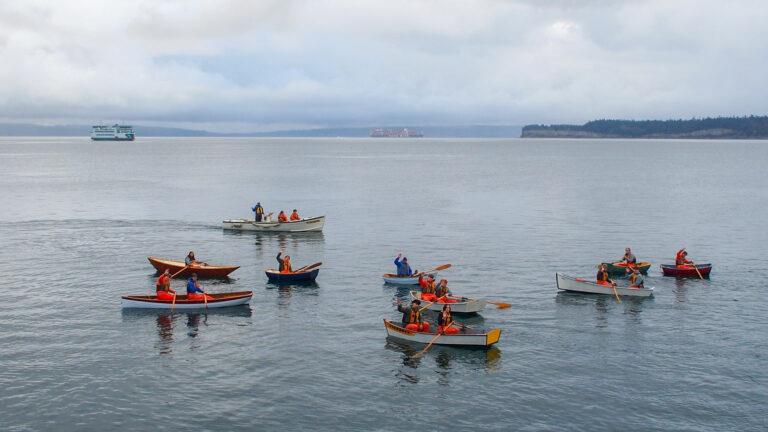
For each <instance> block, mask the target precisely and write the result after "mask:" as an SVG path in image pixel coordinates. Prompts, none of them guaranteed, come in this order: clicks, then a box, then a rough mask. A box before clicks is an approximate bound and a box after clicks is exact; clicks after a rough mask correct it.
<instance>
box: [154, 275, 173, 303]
mask: <svg viewBox="0 0 768 432" xmlns="http://www.w3.org/2000/svg"><path fill="white" fill-rule="evenodd" d="M155 291H156V292H157V299H158V300H173V296H174V295H175V294H176V291H174V290H172V289H171V271H170V270H168V269H165V271H164V272H163V274H161V275H160V277H159V278H157V282H156V283H155Z"/></svg>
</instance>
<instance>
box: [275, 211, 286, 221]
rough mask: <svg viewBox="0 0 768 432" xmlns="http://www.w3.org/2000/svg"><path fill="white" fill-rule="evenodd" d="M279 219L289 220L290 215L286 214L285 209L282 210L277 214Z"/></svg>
mask: <svg viewBox="0 0 768 432" xmlns="http://www.w3.org/2000/svg"><path fill="white" fill-rule="evenodd" d="M277 221H278V222H288V216H286V215H285V212H284V211H282V210H280V213H278V214H277Z"/></svg>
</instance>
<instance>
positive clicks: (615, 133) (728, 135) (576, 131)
mask: <svg viewBox="0 0 768 432" xmlns="http://www.w3.org/2000/svg"><path fill="white" fill-rule="evenodd" d="M520 136H521V137H522V138H645V139H768V116H749V117H715V118H709V117H708V118H702V119H696V118H694V119H690V120H593V121H590V122H587V123H584V124H583V125H580V126H579V125H569V124H561V125H526V126H524V127H523V131H522V134H521V135H520Z"/></svg>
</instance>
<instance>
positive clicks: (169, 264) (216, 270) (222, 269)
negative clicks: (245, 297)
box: [147, 257, 240, 279]
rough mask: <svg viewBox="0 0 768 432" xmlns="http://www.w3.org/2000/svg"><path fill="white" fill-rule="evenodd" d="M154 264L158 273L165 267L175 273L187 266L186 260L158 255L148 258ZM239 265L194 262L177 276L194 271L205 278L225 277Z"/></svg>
mask: <svg viewBox="0 0 768 432" xmlns="http://www.w3.org/2000/svg"><path fill="white" fill-rule="evenodd" d="M147 259H148V260H149V262H150V263H151V264H152V266H154V267H155V269H157V272H158V273H162V272H164V271H165V269H168V270H169V271H170V272H171V274H175V273H176V272H178V271H179V270H181V269H183V268H184V267H185V264H184V261H173V260H167V259H163V258H158V257H148V258H147ZM239 268H240V267H239V266H215V265H202V264H192V265H191V266H189V268H188V269H186V270H184V271H183V272H182V273H180V274H179V275H178V276H177V277H185V276H191V275H192V273H197V277H198V278H200V279H204V278H225V277H227V275H229V274H230V273H232V272H233V271H235V270H237V269H239Z"/></svg>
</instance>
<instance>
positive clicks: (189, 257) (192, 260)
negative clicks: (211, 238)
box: [184, 251, 198, 266]
mask: <svg viewBox="0 0 768 432" xmlns="http://www.w3.org/2000/svg"><path fill="white" fill-rule="evenodd" d="M197 263H198V262H197V259H196V258H195V253H194V252H192V251H189V253H188V254H187V257H186V258H184V265H187V266H191V265H193V264H197Z"/></svg>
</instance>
